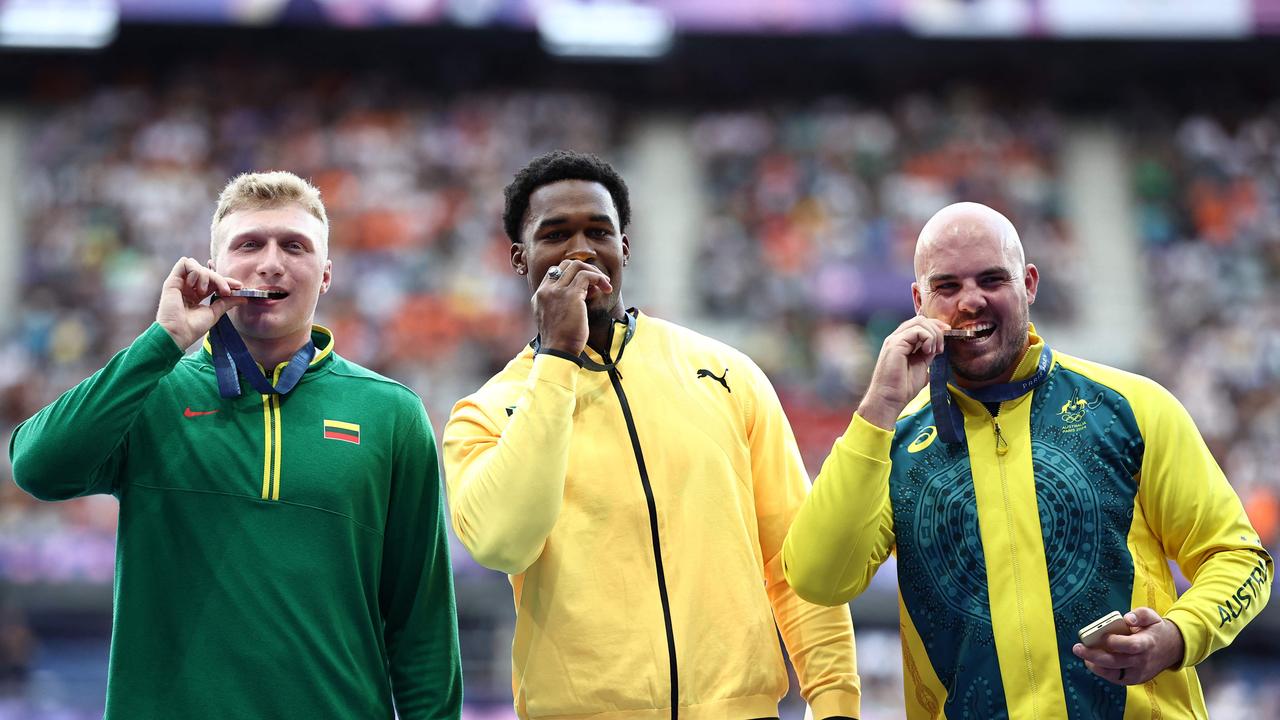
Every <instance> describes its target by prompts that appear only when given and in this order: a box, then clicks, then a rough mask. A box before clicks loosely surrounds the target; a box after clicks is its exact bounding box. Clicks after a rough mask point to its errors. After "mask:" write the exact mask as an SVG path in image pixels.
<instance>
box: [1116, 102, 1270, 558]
mask: <svg viewBox="0 0 1280 720" xmlns="http://www.w3.org/2000/svg"><path fill="white" fill-rule="evenodd" d="M1140 125H1141V126H1142V127H1144V128H1145V131H1144V132H1142V133H1141V134H1140V135H1135V138H1134V145H1135V147H1136V152H1135V159H1134V164H1133V173H1134V174H1133V177H1134V190H1135V196H1136V199H1137V214H1138V221H1139V233H1138V234H1139V236H1140V238H1141V242H1142V243H1143V250H1144V256H1145V259H1146V265H1147V268H1148V274H1149V277H1150V281H1149V288H1147V296H1148V297H1149V298H1150V301H1151V308H1152V316H1153V320H1154V322H1153V325H1154V326H1153V327H1152V328H1151V332H1149V333H1148V334H1147V336H1146V337H1145V338H1144V340H1145V342H1146V360H1145V364H1146V365H1147V367H1148V370H1149V371H1150V372H1151V373H1152V375H1153V376H1154V377H1156V378H1157V379H1159V380H1160V381H1161V382H1163V383H1164V384H1165V385H1166V386H1167V387H1168V388H1169V389H1170V390H1172V391H1173V392H1174V394H1175V395H1177V396H1178V398H1179V399H1180V400H1181V401H1182V402H1183V404H1185V405H1186V406H1187V409H1188V410H1189V411H1190V412H1191V414H1192V415H1193V416H1194V417H1195V420H1196V423H1197V425H1199V427H1200V431H1201V433H1203V434H1204V437H1205V440H1206V441H1207V442H1208V443H1209V447H1210V448H1211V449H1212V450H1213V453H1214V455H1215V457H1217V459H1218V462H1219V464H1221V465H1222V467H1223V470H1225V471H1226V473H1227V477H1229V478H1230V479H1231V482H1232V484H1233V485H1234V486H1235V488H1236V490H1237V492H1239V493H1240V496H1241V498H1242V499H1243V500H1244V503H1245V508H1246V510H1247V512H1248V513H1249V517H1250V519H1251V520H1252V521H1253V524H1254V527H1255V528H1257V530H1258V532H1259V534H1261V535H1262V539H1263V543H1264V544H1266V546H1267V547H1269V548H1272V549H1273V550H1274V549H1276V548H1277V546H1278V544H1280V534H1278V533H1280V476H1278V475H1277V474H1276V468H1277V467H1280V108H1275V107H1273V108H1271V109H1270V110H1269V111H1267V112H1263V113H1258V114H1254V115H1251V116H1247V117H1244V118H1239V119H1236V120H1234V121H1232V122H1230V123H1228V122H1225V121H1223V120H1221V119H1217V118H1214V117H1211V116H1208V115H1192V116H1189V117H1186V118H1184V119H1182V120H1181V121H1180V122H1178V123H1176V124H1170V121H1169V120H1167V119H1166V120H1164V121H1163V123H1161V122H1160V120H1158V119H1151V118H1143V122H1142V123H1140ZM1162 126H1163V127H1164V131H1161V132H1151V129H1152V128H1153V127H1154V128H1158V127H1162Z"/></svg>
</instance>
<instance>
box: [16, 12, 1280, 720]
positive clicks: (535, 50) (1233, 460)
mask: <svg viewBox="0 0 1280 720" xmlns="http://www.w3.org/2000/svg"><path fill="white" fill-rule="evenodd" d="M1277 67H1280V0H1159V1H1157V0H1109V1H1105V2H1104V1H1103V0H785V1H783V0H683V1H677V0H635V1H633V2H624V1H622V0H600V1H598V2H588V1H586V0H0V431H2V433H3V436H4V437H5V438H7V437H8V435H9V433H10V432H11V431H12V429H13V427H14V426H15V425H16V424H17V423H19V422H21V421H22V420H23V419H25V418H26V417H29V416H30V415H31V414H32V413H34V412H35V411H36V410H38V409H39V408H40V407H41V406H42V405H44V404H45V403H47V402H49V401H50V400H51V399H53V398H54V397H56V396H57V395H58V394H59V393H60V392H62V391H63V390H65V389H66V388H67V387H69V386H71V385H73V384H74V383H76V382H77V381H79V380H81V379H83V378H84V377H86V376H88V375H89V374H91V373H92V372H93V371H95V370H96V369H97V368H99V367H100V366H101V365H102V364H104V362H105V361H106V359H107V358H109V357H110V356H111V355H112V354H113V353H115V352H116V351H118V350H119V349H121V348H122V347H124V346H125V345H127V344H128V343H129V342H130V341H131V340H132V339H133V338H134V337H135V336H136V335H137V334H138V333H140V332H141V331H142V330H143V329H144V328H145V327H146V326H147V325H148V324H149V323H150V322H151V320H152V319H153V317H154V308H155V303H156V299H157V296H158V288H159V284H160V282H161V280H162V278H163V277H164V275H165V274H166V272H167V270H168V268H169V267H170V266H171V265H172V264H173V262H174V260H175V259H176V258H177V257H178V256H180V255H183V254H193V255H196V256H197V257H199V258H200V259H203V258H205V257H206V256H207V246H208V222H209V217H210V215H211V213H212V210H213V204H214V199H215V197H216V194H217V192H218V190H219V189H220V188H221V187H222V185H223V184H224V183H225V182H226V180H227V179H228V178H229V177H230V176H232V175H234V174H236V173H239V172H242V171H246V170H254V169H276V168H279V169H288V170H292V171H294V172H296V173H298V174H300V175H303V176H305V177H309V178H310V179H312V180H313V181H314V182H315V183H316V184H317V185H318V186H319V187H320V188H321V190H322V192H323V195H324V199H325V202H326V205H327V207H328V210H329V213H330V217H331V220H332V240H331V253H332V257H333V263H334V284H333V290H332V291H331V292H330V293H329V294H328V295H327V296H325V298H324V299H323V300H322V302H321V304H320V310H319V321H320V322H322V323H324V324H326V325H328V326H329V327H331V328H333V329H334V330H335V333H336V336H337V343H338V345H337V348H338V352H340V353H341V354H343V355H345V356H346V357H348V358H350V359H352V360H354V361H356V362H359V363H361V364H364V365H366V366H368V367H371V368H373V369H375V370H377V371H379V372H382V373H384V374H387V375H389V376H392V377H394V378H397V379H399V380H401V381H404V382H406V383H407V384H409V385H410V386H412V387H413V388H414V389H415V390H416V391H417V392H418V393H419V394H420V395H421V396H422V397H423V398H424V399H425V402H426V405H427V409H428V412H429V414H430V416H431V419H432V420H433V422H434V424H435V426H436V428H437V429H438V430H439V429H441V428H443V426H444V423H445V421H446V419H447V418H448V413H449V410H450V408H451V406H452V404H453V402H454V401H456V400H457V399H459V398H461V397H462V396H464V395H466V394H468V393H470V392H472V391H473V390H475V389H476V388H478V387H479V386H480V385H481V384H482V383H483V382H484V381H485V380H486V379H487V378H488V377H489V376H490V375H491V374H493V373H494V372H496V371H497V370H498V369H500V368H501V367H502V365H503V364H505V362H506V361H507V360H508V359H509V358H510V357H511V356H513V355H514V354H515V353H517V352H518V351H519V349H520V347H521V345H522V344H523V343H524V342H526V341H527V340H528V339H529V338H530V337H532V334H533V328H532V325H531V323H530V321H529V317H528V309H527V308H528V306H527V292H526V290H525V288H524V286H523V284H522V282H520V281H519V280H518V279H517V278H516V276H514V275H513V274H512V272H511V269H510V267H509V265H508V243H507V241H506V239H505V237H504V235H503V232H502V229H501V222H500V213H501V208H502V194H501V189H502V187H503V186H504V185H505V184H506V183H507V182H508V181H509V179H510V177H511V175H512V173H514V172H515V171H516V170H517V169H519V167H521V166H522V165H523V164H524V163H525V162H526V161H528V160H529V159H530V158H531V157H532V156H534V155H535V154H537V153H540V152H543V151H546V150H550V149H555V148H561V147H568V148H576V149H580V150H589V151H594V152H597V153H599V154H601V155H602V156H604V157H605V158H607V159H608V160H610V161H611V162H613V163H614V164H615V165H616V166H617V167H619V169H620V170H621V171H622V173H623V175H624V176H625V177H626V179H627V181H628V183H629V184H630V186H631V191H632V199H633V206H634V208H635V220H634V224H633V227H632V228H630V232H629V236H630V238H631V241H632V250H633V263H632V266H631V269H630V271H629V273H628V275H627V289H626V290H627V291H626V297H627V300H628V301H629V302H630V303H631V304H635V305H638V306H639V307H641V308H642V309H644V310H645V311H646V312H648V313H650V314H653V315H657V316H661V317H665V318H668V319H672V320H675V321H677V322H681V323H683V324H686V325H689V326H691V327H693V328H695V329H698V330H700V331H702V332H705V333H707V334H710V335H712V336H714V337H717V338H720V339H722V340H725V341H727V342H729V343H731V344H733V345H736V346H737V347H739V348H741V349H742V350H744V351H746V352H747V353H749V354H750V355H751V356H752V357H754V358H755V359H756V360H757V362H759V363H760V365H761V366H762V367H763V368H764V369H765V370H766V372H767V373H768V374H769V376H770V377H771V379H772V380H773V382H774V383H775V385H776V387H777V389H778V392H779V394H780V396H781V397H782V399H783V403H784V405H785V407H786V410H787V412H788V415H789V417H790V419H791V422H792V424H793V425H794V428H795V431H796V435H797V437H798V439H799V441H800V444H801V447H802V450H803V452H804V456H805V458H806V462H807V463H808V465H809V469H810V472H811V473H816V472H817V469H818V467H819V464H820V463H821V461H822V459H823V457H825V455H826V453H827V451H828V449H829V448H830V446H831V443H832V442H833V441H834V439H835V438H836V437H837V436H838V435H839V434H840V432H842V430H843V429H844V426H845V425H846V424H847V422H848V420H849V416H850V413H851V412H852V410H853V409H854V407H855V406H856V404H857V401H858V399H859V398H860V396H861V393H862V392H863V389H864V387H865V385H866V383H867V381H868V379H869V377H870V372H871V369H872V367H873V364H874V361H875V357H876V353H877V352H878V349H879V346H880V343H881V341H882V339H883V337H884V336H885V335H886V334H887V333H888V332H889V331H890V330H891V329H892V328H893V327H895V326H896V325H897V324H898V323H899V322H900V321H901V320H902V319H904V318H905V317H906V316H908V315H909V314H911V300H910V293H909V283H910V280H911V253H912V246H913V242H914V239H915V236H916V234H917V233H918V231H919V229H920V227H921V225H922V224H923V222H924V221H925V219H927V218H928V217H929V216H930V215H931V214H932V213H933V212H935V211H936V210H937V209H939V208H940V207H942V206H943V205H945V204H947V203H950V202H954V201H958V200H974V201H979V202H983V203H986V204H989V205H992V206H993V207H996V208H997V209H999V210H1001V211H1002V212H1004V213H1006V214H1007V215H1009V216H1010V217H1011V218H1012V220H1013V222H1014V224H1015V225H1016V226H1017V227H1018V229H1019V231H1020V232H1021V234H1022V238H1023V241H1024V243H1025V246H1026V250H1027V255H1028V259H1029V261H1031V262H1034V263H1036V264H1037V265H1038V266H1039V268H1040V270H1041V275H1042V278H1043V281H1042V286H1041V294H1040V297H1039V299H1038V301H1037V303H1036V304H1035V306H1034V307H1033V309H1032V320H1033V321H1034V322H1036V323H1037V326H1038V327H1039V328H1040V330H1041V331H1042V332H1043V333H1044V334H1045V336H1046V337H1047V338H1048V340H1049V341H1050V343H1051V344H1052V345H1053V346H1054V347H1055V348H1056V349H1060V350H1063V351H1065V352H1069V353H1073V354H1078V355H1082V356H1085V357H1088V358H1091V359H1094V360H1098V361H1102V362H1106V363H1109V364H1113V365H1117V366H1120V367H1123V368H1127V369H1131V370H1135V371H1138V372H1142V373H1145V374H1148V375H1150V376H1152V377H1155V378H1156V379H1158V380H1159V381H1161V382H1162V383H1164V384H1165V385H1166V386H1168V387H1170V388H1171V389H1172V390H1173V391H1174V392H1175V393H1176V394H1177V395H1178V397H1179V398H1180V399H1181V400H1182V401H1183V402H1184V403H1185V404H1186V405H1187V406H1188V408H1189V409H1190V411H1191V413H1192V414H1193V415H1194V416H1195V418H1196V421H1197V422H1198V424H1199V427H1200V429H1201V431H1202V432H1203V434H1204V436H1205V438H1206V440H1207V441H1208V443H1209V445H1210V447H1211V448H1212V450H1213V452H1214V454H1215V455H1216V457H1217V459H1218V462H1219V463H1220V464H1221V465H1222V466H1223V468H1224V469H1225V470H1226V472H1227V474H1228V476H1229V477H1230V479H1231V481H1232V483H1233V484H1234V486H1235V488H1236V490H1237V491H1238V492H1239V494H1240V496H1241V497H1242V498H1243V500H1244V502H1245V504H1246V507H1247V510H1248V512H1249V515H1250V517H1251V518H1252V520H1253V522H1254V524H1255V526H1256V527H1257V529H1258V530H1259V531H1260V533H1261V534H1262V536H1263V539H1264V542H1265V543H1266V544H1267V546H1268V547H1269V548H1270V549H1271V550H1272V551H1273V552H1275V551H1276V550H1280V539H1278V536H1277V533H1278V525H1277V523H1278V522H1280V500H1278V499H1277V498H1278V496H1280V474H1278V471H1277V468H1280V381H1278V380H1280V283H1277V275H1278V274H1280V104H1278V103H1277V97H1278V96H1277V89H1278V88H1280V80H1278V78H1277V75H1276V72H1275V68H1277ZM0 475H3V477H0V718H22V719H25V718H33V719H34V718H41V719H44V718H49V719H54V718H56V719H58V720H79V719H80V718H94V717H101V712H102V705H103V694H104V688H105V680H106V661H107V648H108V640H109V633H110V621H111V615H110V611H111V582H112V577H113V572H114V542H115V538H114V536H115V525H116V513H117V505H116V502H115V500H114V499H113V498H110V497H92V498H85V499H81V500H76V501H72V502H66V503H61V504H57V505H53V504H42V503H38V502H36V501H34V500H32V499H31V498H29V497H27V496H26V495H24V494H23V493H22V492H21V491H19V490H17V489H16V487H15V486H14V485H13V483H12V481H11V478H10V477H9V475H10V472H9V467H8V461H7V457H6V458H5V459H4V460H2V461H0ZM454 550H455V551H454V555H453V562H454V569H455V572H456V577H457V589H458V595H459V601H460V604H459V611H460V614H461V615H460V624H461V633H462V643H463V655H464V665H465V667H464V670H465V677H466V691H467V716H468V717H471V718H477V719H480V718H494V719H497V718H503V719H505V718H510V717H513V715H512V712H511V709H510V708H511V706H510V703H511V686H510V655H509V650H510V639H511V630H512V625H513V612H512V605H511V594H510V587H509V585H508V584H507V581H506V578H505V577H504V576H501V575H498V574H496V573H492V572H489V571H487V570H484V569H482V568H480V567H477V566H476V565H475V564H474V563H473V562H472V561H471V560H470V558H469V557H468V556H467V555H466V553H465V552H464V551H462V550H461V548H460V547H459V546H457V544H456V542H455V545H454ZM895 597H896V596H895V578H894V571H893V567H892V565H891V564H890V565H888V566H886V567H885V568H884V569H883V570H882V571H881V572H880V574H879V575H878V576H877V577H876V580H875V582H874V584H873V586H872V588H871V589H870V590H869V591H868V592H867V593H866V594H865V595H864V596H863V597H861V598H859V599H858V600H857V601H855V603H854V604H853V616H854V622H855V625H856V627H857V633H858V634H857V640H858V650H859V669H860V671H861V674H862V679H863V690H864V693H865V698H864V705H863V708H864V712H863V717H864V718H872V719H874V718H894V717H900V716H901V715H902V709H901V708H902V700H901V694H902V678H901V666H900V658H901V654H900V650H899V647H898V635H897V622H898V620H897V606H896V599H895ZM1277 637H1280V607H1277V604H1276V603H1273V604H1272V607H1270V608H1268V609H1267V611H1266V612H1265V613H1264V614H1263V615H1262V616H1261V617H1260V618H1259V619H1258V620H1256V621H1255V622H1254V623H1253V625H1251V626H1250V627H1249V628H1248V629H1247V630H1246V631H1245V632H1244V633H1243V635H1242V636H1241V637H1240V639H1239V640H1238V641H1237V642H1236V643H1235V644H1234V645H1233V646H1232V647H1231V648H1229V649H1228V650H1226V651H1224V652H1220V653H1218V654H1217V655H1216V656H1214V657H1211V658H1210V659H1209V660H1208V661H1207V662H1205V663H1204V664H1203V665H1202V666H1201V667H1200V672H1201V679H1202V683H1203V684H1204V686H1205V689H1206V695H1207V698H1208V702H1209V707H1210V712H1211V714H1212V716H1213V717H1215V718H1235V717H1280V641H1277ZM160 681H161V682H163V681H164V679H163V678H162V679H160ZM802 713H803V706H802V704H801V703H800V701H799V698H798V694H797V693H795V692H793V693H792V694H791V695H790V696H789V697H788V699H787V702H786V704H785V705H784V708H783V717H784V718H799V717H800V716H801V714H802Z"/></svg>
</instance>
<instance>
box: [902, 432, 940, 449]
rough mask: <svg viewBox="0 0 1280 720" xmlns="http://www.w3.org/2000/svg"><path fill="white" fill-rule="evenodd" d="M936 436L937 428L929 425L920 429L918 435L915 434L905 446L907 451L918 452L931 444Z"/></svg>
mask: <svg viewBox="0 0 1280 720" xmlns="http://www.w3.org/2000/svg"><path fill="white" fill-rule="evenodd" d="M936 437H938V428H937V427H935V426H933V425H930V426H929V427H927V428H925V429H923V430H921V431H920V434H919V435H916V439H915V440H912V441H911V444H910V445H908V446H907V452H909V453H912V454H915V453H918V452H920V451H921V450H923V449H925V448H927V447H929V446H930V445H932V444H933V440H934V438H936Z"/></svg>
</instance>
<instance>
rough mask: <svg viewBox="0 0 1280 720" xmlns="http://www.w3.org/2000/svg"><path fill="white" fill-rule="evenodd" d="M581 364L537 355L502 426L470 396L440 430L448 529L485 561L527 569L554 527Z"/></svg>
mask: <svg viewBox="0 0 1280 720" xmlns="http://www.w3.org/2000/svg"><path fill="white" fill-rule="evenodd" d="M578 370H579V368H578V366H577V365H575V364H574V363H572V362H570V361H568V360H564V359H562V358H558V357H555V356H553V355H538V356H537V357H535V358H534V360H533V370H532V372H530V373H529V378H528V380H527V381H526V383H525V388H524V392H523V393H522V394H521V395H520V398H519V400H518V401H517V402H516V410H515V412H514V414H512V416H511V420H510V421H509V422H508V423H507V424H506V426H505V427H503V428H499V426H498V425H497V424H496V423H495V422H494V421H493V419H492V418H491V417H490V416H489V414H488V413H487V412H486V410H485V408H484V407H482V406H481V405H480V404H479V403H477V402H475V401H474V400H473V399H471V398H467V399H464V400H462V401H460V402H459V403H458V404H457V405H456V406H454V408H453V414H452V415H451V416H450V418H449V424H448V425H447V426H445V430H444V471H445V479H446V481H447V482H448V484H449V506H450V509H451V511H452V515H453V529H454V531H455V532H457V533H458V539H459V540H461V541H462V544H463V545H464V546H465V547H466V548H467V550H468V551H469V552H470V553H471V556H472V557H474V558H475V560H476V562H478V563H480V564H481V565H483V566H485V567H487V568H491V569H493V570H499V571H502V572H505V573H507V574H508V575H518V574H520V573H522V572H524V571H525V570H526V569H528V567H529V566H530V565H532V564H533V562H534V561H535V560H537V559H538V556H539V555H541V554H542V548H543V546H544V545H545V544H546V541H547V537H548V536H550V535H551V529H552V528H553V527H555V524H556V519H557V518H559V516H560V507H561V505H562V504H563V503H564V481H565V475H566V474H567V473H568V470H569V441H570V440H571V439H572V437H573V409H574V407H575V406H576V404H577V395H576V391H575V388H576V387H577V374H578ZM499 412H501V410H499Z"/></svg>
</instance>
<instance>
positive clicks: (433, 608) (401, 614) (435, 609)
mask: <svg viewBox="0 0 1280 720" xmlns="http://www.w3.org/2000/svg"><path fill="white" fill-rule="evenodd" d="M414 408H415V409H412V410H410V411H409V412H411V413H412V414H411V415H409V416H408V418H407V422H406V427H405V428H404V429H403V430H400V431H398V432H397V447H396V452H395V459H394V465H393V467H392V475H391V494H390V507H389V508H388V511H387V525H386V530H385V532H384V535H383V547H382V575H381V578H382V579H381V584H380V586H379V607H380V609H381V611H382V619H383V634H384V639H385V642H386V647H387V658H388V662H389V665H390V673H391V689H392V693H393V695H394V697H395V703H396V712H397V714H398V715H399V717H400V718H401V720H437V719H439V718H458V717H460V716H461V713H462V661H461V657H460V655H459V651H458V612H457V605H456V601H455V600H454V594H453V572H452V569H451V568H450V563H449V540H448V537H447V536H446V534H445V525H444V502H443V497H442V494H443V492H442V488H441V486H440V471H439V467H438V465H437V459H436V444H435V436H434V435H433V433H432V432H431V424H430V421H429V420H428V419H427V415H426V412H425V411H424V410H423V408H422V404H421V403H420V402H415V403H414Z"/></svg>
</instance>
